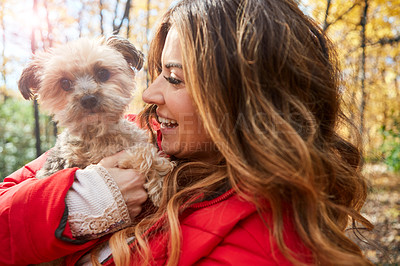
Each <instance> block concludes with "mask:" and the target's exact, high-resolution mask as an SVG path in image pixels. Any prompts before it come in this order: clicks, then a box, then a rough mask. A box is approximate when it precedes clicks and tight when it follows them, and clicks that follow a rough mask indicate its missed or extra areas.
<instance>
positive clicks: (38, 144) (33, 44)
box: [31, 0, 42, 157]
mask: <svg viewBox="0 0 400 266" xmlns="http://www.w3.org/2000/svg"><path fill="white" fill-rule="evenodd" d="M33 14H34V16H37V14H38V12H37V0H33ZM35 33H36V28H35V27H32V33H31V50H32V54H34V53H35V51H36V40H35ZM33 110H34V118H35V138H36V157H39V156H40V155H41V154H42V150H41V142H40V125H39V106H38V102H37V100H36V99H34V100H33Z"/></svg>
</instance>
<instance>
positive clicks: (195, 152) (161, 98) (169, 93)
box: [142, 27, 215, 160]
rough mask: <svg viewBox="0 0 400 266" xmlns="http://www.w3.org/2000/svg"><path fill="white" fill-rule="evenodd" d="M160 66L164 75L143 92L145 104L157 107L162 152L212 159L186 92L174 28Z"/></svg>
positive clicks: (205, 137)
mask: <svg viewBox="0 0 400 266" xmlns="http://www.w3.org/2000/svg"><path fill="white" fill-rule="evenodd" d="M161 64H162V72H161V74H160V75H159V76H158V77H157V78H156V79H155V80H154V82H153V83H152V84H151V85H150V86H149V88H148V89H147V90H145V91H144V93H143V96H142V98H143V101H145V102H146V103H150V104H156V105H157V115H158V122H159V123H160V124H161V133H162V135H163V138H162V142H161V146H162V150H163V151H164V152H165V153H166V154H169V155H173V156H175V157H177V158H196V159H201V160H207V159H211V158H210V157H211V156H212V154H213V153H215V149H214V145H212V142H211V139H210V137H209V135H208V134H207V133H206V132H205V130H204V127H203V125H202V123H201V121H200V117H199V116H198V114H197V112H196V108H195V107H194V106H193V102H192V99H191V97H190V95H189V93H188V90H187V88H186V85H185V77H184V74H183V69H182V53H181V45H180V42H179V36H178V32H177V30H176V29H175V28H174V27H172V28H171V29H170V31H169V32H168V35H167V38H166V41H165V44H164V48H163V51H162V56H161Z"/></svg>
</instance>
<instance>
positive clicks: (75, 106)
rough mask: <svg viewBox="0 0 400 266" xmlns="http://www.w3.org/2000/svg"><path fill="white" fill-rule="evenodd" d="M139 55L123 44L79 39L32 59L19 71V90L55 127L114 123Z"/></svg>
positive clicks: (115, 40) (112, 40) (125, 102)
mask: <svg viewBox="0 0 400 266" xmlns="http://www.w3.org/2000/svg"><path fill="white" fill-rule="evenodd" d="M142 63H143V55H142V53H141V52H139V51H138V50H136V48H135V47H134V46H133V45H132V44H130V43H129V42H128V41H127V40H125V39H121V38H116V37H112V38H110V39H108V40H107V41H104V40H101V39H79V40H77V41H73V42H70V43H68V44H65V45H62V46H59V47H56V48H54V49H51V50H50V51H48V52H42V53H38V54H37V55H35V57H34V58H33V60H32V62H31V63H30V64H29V65H28V66H27V67H26V68H25V70H24V71H23V73H22V75H21V78H20V81H19V84H18V85H19V89H20V91H21V93H22V95H23V96H24V97H25V98H26V99H29V98H31V97H32V95H33V94H36V95H37V96H38V100H39V103H40V105H41V107H42V108H43V109H45V110H47V111H48V112H49V113H50V114H53V115H54V120H56V121H58V122H59V124H60V125H61V126H64V127H69V128H76V127H78V126H82V124H85V123H88V124H90V123H99V122H101V121H116V120H118V119H119V118H120V117H121V115H122V114H123V112H124V111H125V109H126V108H127V106H128V104H129V103H130V101H131V98H132V92H133V90H134V88H135V84H134V77H135V72H134V71H133V70H132V67H135V68H136V69H140V68H141V66H142Z"/></svg>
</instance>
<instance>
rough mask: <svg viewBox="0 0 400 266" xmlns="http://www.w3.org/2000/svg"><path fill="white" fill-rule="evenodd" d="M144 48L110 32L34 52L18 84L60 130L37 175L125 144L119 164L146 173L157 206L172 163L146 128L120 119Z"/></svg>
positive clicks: (87, 160) (96, 159)
mask: <svg viewBox="0 0 400 266" xmlns="http://www.w3.org/2000/svg"><path fill="white" fill-rule="evenodd" d="M142 65H143V54H142V53H141V52H140V51H138V50H137V49H136V48H135V47H134V46H133V45H132V44H131V43H130V42H129V41H128V40H126V39H123V38H121V37H117V36H112V37H110V38H108V39H107V40H105V39H104V38H102V39H78V40H76V41H73V42H70V43H67V44H65V45H61V46H59V47H56V48H53V49H51V50H49V51H47V52H40V53H37V54H36V55H34V57H33V59H32V61H31V62H30V63H29V64H28V65H27V67H26V68H25V69H24V70H23V72H22V75H21V77H20V80H19V82H18V87H19V90H20V92H21V94H22V95H23V97H24V98H25V99H32V98H33V97H35V96H37V97H38V101H39V103H40V106H41V107H42V108H43V109H45V110H47V111H48V112H49V113H50V114H51V115H53V119H54V120H55V121H57V122H58V125H59V126H61V127H63V128H64V130H63V132H62V133H61V134H60V135H59V136H58V137H57V141H56V144H55V147H54V148H53V149H51V150H50V152H49V154H48V157H47V160H46V163H45V164H44V166H43V168H42V169H41V170H40V171H39V172H38V173H37V177H38V178H44V177H47V176H50V175H51V174H53V173H54V172H57V171H59V170H61V169H65V168H70V167H79V168H81V169H83V168H85V167H86V166H88V165H90V164H96V163H98V162H99V161H100V160H101V159H102V158H104V157H107V156H110V155H113V154H115V153H117V152H119V151H121V150H127V151H128V152H127V154H128V157H127V158H124V160H122V161H121V162H119V163H118V167H120V168H132V169H137V170H139V171H140V172H141V173H143V174H145V175H146V177H147V183H146V184H145V187H146V189H147V190H148V194H149V198H150V199H151V200H152V202H153V204H154V205H155V206H158V203H159V200H160V193H161V187H162V180H163V176H165V175H166V174H168V173H169V172H170V171H171V170H172V168H173V163H171V162H170V161H169V160H168V159H167V158H166V157H164V156H162V155H161V154H160V153H159V152H158V150H157V148H156V147H155V146H154V145H152V144H151V143H149V142H148V134H147V133H146V131H145V130H142V129H140V128H138V127H137V126H136V125H135V124H134V123H132V122H129V121H127V120H126V119H124V112H125V110H126V109H127V107H128V104H129V103H130V102H131V99H132V97H133V90H134V88H135V83H134V78H135V69H136V70H140V69H141V68H142Z"/></svg>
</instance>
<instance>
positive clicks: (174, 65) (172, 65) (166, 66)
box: [164, 63, 183, 69]
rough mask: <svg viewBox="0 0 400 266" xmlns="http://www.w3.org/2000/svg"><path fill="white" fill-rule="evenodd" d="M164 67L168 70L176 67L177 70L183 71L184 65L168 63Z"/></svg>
mask: <svg viewBox="0 0 400 266" xmlns="http://www.w3.org/2000/svg"><path fill="white" fill-rule="evenodd" d="M164 66H165V68H167V69H169V68H172V67H176V68H180V69H183V68H182V64H179V63H167V64H165V65H164Z"/></svg>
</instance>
